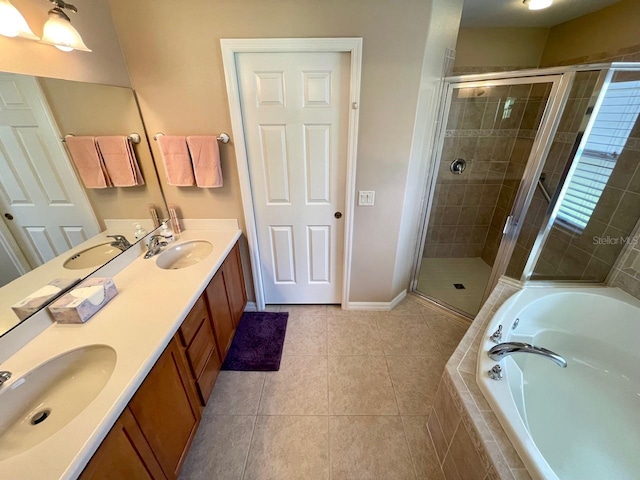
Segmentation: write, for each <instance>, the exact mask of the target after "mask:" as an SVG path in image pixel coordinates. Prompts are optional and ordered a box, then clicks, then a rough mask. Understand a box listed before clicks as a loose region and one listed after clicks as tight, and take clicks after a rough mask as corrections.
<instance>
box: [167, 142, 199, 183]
mask: <svg viewBox="0 0 640 480" xmlns="http://www.w3.org/2000/svg"><path fill="white" fill-rule="evenodd" d="M158 145H159V146H160V153H161V154H162V161H163V162H164V169H165V170H166V172H167V183H168V184H169V185H175V186H176V187H191V186H193V185H195V180H194V178H193V166H192V165H191V157H189V150H188V149H187V139H186V138H185V137H179V136H171V135H161V136H159V137H158Z"/></svg>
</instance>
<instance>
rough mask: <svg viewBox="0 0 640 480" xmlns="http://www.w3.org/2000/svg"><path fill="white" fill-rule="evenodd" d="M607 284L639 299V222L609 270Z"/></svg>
mask: <svg viewBox="0 0 640 480" xmlns="http://www.w3.org/2000/svg"><path fill="white" fill-rule="evenodd" d="M607 284H608V285H610V286H612V287H618V288H621V289H622V290H624V291H625V292H627V293H630V294H631V295H633V296H634V297H636V298H638V299H640V221H638V223H637V225H636V228H635V229H634V230H633V233H632V235H631V237H630V238H629V239H628V241H627V242H626V244H625V247H624V250H623V251H622V253H621V254H620V256H619V257H618V261H617V262H616V265H615V267H614V268H613V269H612V270H611V273H610V275H609V278H608V281H607Z"/></svg>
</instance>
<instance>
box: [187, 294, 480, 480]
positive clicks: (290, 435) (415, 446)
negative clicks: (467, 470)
mask: <svg viewBox="0 0 640 480" xmlns="http://www.w3.org/2000/svg"><path fill="white" fill-rule="evenodd" d="M269 310H271V311H280V310H282V311H288V312H289V322H288V326H287V335H286V337H285V343H284V351H283V357H282V363H281V366H280V370H279V371H277V372H230V371H222V372H220V375H219V376H218V380H217V382H216V385H215V388H214V390H213V393H212V395H211V399H210V400H209V404H208V405H207V407H206V408H205V409H204V412H203V414H202V421H201V423H200V427H199V429H198V432H197V435H196V438H195V440H194V442H193V444H192V446H191V450H190V451H189V455H188V457H187V459H186V461H185V464H184V467H183V469H182V474H181V476H180V478H181V480H187V479H194V480H195V479H203V480H204V479H207V480H210V479H216V480H226V479H247V480H248V479H285V480H286V479H295V480H298V479H315V478H318V479H327V478H332V479H342V478H370V479H384V480H387V479H389V480H390V479H423V478H428V479H430V480H440V479H444V477H443V475H442V471H441V470H440V468H439V467H438V463H437V459H436V456H435V452H434V451H433V447H432V444H431V441H430V439H429V433H428V431H427V428H426V423H427V420H428V417H429V414H430V413H431V409H432V406H433V402H434V399H435V395H436V389H437V387H438V382H439V380H440V377H441V375H442V371H443V369H444V365H445V363H446V361H447V359H448V358H449V356H450V355H451V353H452V352H453V350H454V349H455V348H456V346H457V344H458V342H459V341H460V339H461V338H462V336H463V335H464V333H465V331H466V329H467V326H468V324H467V323H466V322H465V321H463V320H462V319H460V317H457V316H455V315H452V314H447V313H445V312H443V311H442V310H440V309H438V308H437V307H435V306H433V307H432V306H429V305H428V304H427V303H426V302H424V301H422V300H420V299H416V298H415V297H413V296H409V297H407V299H405V300H404V301H403V302H402V303H401V304H400V305H398V306H397V307H396V308H395V309H394V310H393V311H391V312H362V311H356V312H354V311H343V310H341V309H340V308H339V307H336V306H325V305H312V306H270V307H269Z"/></svg>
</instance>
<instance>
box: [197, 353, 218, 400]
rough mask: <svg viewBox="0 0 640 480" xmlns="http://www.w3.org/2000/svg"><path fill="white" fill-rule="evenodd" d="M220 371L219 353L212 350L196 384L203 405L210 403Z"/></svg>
mask: <svg viewBox="0 0 640 480" xmlns="http://www.w3.org/2000/svg"><path fill="white" fill-rule="evenodd" d="M219 371H220V360H219V359H218V352H217V351H216V350H211V354H210V355H209V358H208V359H207V363H206V364H205V366H204V370H202V373H201V374H200V377H199V378H198V381H197V382H196V386H197V387H198V394H199V395H200V400H201V401H202V405H206V404H207V402H208V401H209V397H210V396H211V392H212V391H213V385H214V384H215V383H216V379H217V378H218V372H219Z"/></svg>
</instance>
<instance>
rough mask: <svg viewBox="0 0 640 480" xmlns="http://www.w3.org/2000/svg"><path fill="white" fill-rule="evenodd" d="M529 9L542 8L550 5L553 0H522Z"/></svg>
mask: <svg viewBox="0 0 640 480" xmlns="http://www.w3.org/2000/svg"><path fill="white" fill-rule="evenodd" d="M522 3H524V4H525V5H526V6H527V7H529V10H542V9H543V8H547V7H550V6H551V4H552V3H553V0H522Z"/></svg>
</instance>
